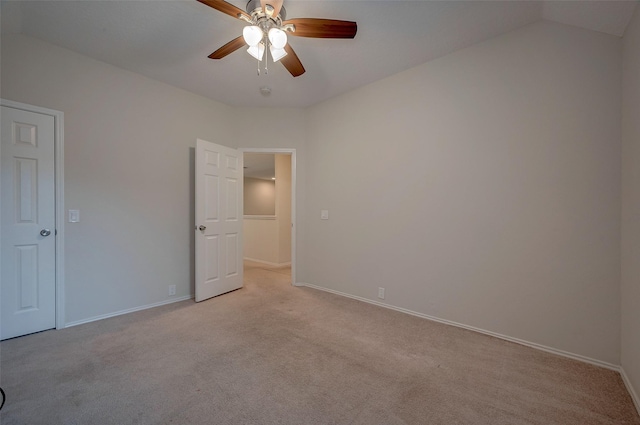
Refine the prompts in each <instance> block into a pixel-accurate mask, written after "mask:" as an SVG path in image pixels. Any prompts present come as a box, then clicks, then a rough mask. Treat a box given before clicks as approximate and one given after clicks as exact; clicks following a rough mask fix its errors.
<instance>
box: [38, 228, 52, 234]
mask: <svg viewBox="0 0 640 425" xmlns="http://www.w3.org/2000/svg"><path fill="white" fill-rule="evenodd" d="M50 234H51V230H49V229H42V230H40V236H49V235H50Z"/></svg>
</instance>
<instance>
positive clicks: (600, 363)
mask: <svg viewBox="0 0 640 425" xmlns="http://www.w3.org/2000/svg"><path fill="white" fill-rule="evenodd" d="M296 285H298V286H306V287H309V288H313V289H317V290H320V291H325V292H330V293H332V294H336V295H340V296H343V297H347V298H352V299H354V300H358V301H363V302H365V303H369V304H373V305H377V306H379V307H384V308H388V309H391V310H395V311H399V312H401V313H406V314H410V315H412V316H417V317H421V318H423V319H427V320H431V321H434V322H438V323H443V324H445V325H451V326H455V327H457V328H462V329H467V330H470V331H474V332H478V333H481V334H485V335H489V336H493V337H496V338H500V339H503V340H505V341H510V342H515V343H516V344H520V345H526V346H527V347H531V348H535V349H537V350H541V351H546V352H548V353H552V354H557V355H559V356H563V357H568V358H570V359H574V360H579V361H581V362H585V363H590V364H593V365H596V366H600V367H604V368H606V369H611V370H614V371H616V372H620V366H618V365H614V364H611V363H608V362H603V361H601V360H597V359H592V358H590V357H586V356H582V355H580V354H574V353H570V352H568V351H563V350H558V349H557V348H552V347H547V346H546V345H542V344H537V343H535V342H529V341H525V340H523V339H519V338H513V337H510V336H507V335H502V334H499V333H496V332H492V331H487V330H485V329H481V328H476V327H474V326H469V325H465V324H462V323H457V322H453V321H451V320H446V319H441V318H439V317H435V316H429V315H427V314H423V313H418V312H416V311H412V310H408V309H406V308H402V307H396V306H394V305H391V304H385V303H381V302H379V301H374V300H370V299H367V298H363V297H358V296H356V295H351V294H347V293H345V292H340V291H336V290H333V289H328V288H323V287H321V286H316V285H312V284H310V283H299V284H296Z"/></svg>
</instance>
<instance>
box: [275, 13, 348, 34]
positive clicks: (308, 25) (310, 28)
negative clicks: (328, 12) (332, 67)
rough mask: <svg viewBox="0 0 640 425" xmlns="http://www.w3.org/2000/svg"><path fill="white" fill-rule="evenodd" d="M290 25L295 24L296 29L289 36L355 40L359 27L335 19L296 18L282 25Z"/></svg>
mask: <svg viewBox="0 0 640 425" xmlns="http://www.w3.org/2000/svg"><path fill="white" fill-rule="evenodd" d="M288 24H293V25H294V26H295V28H296V30H295V31H294V32H290V33H288V34H291V35H295V36H298V37H313V38H353V37H355V36H356V32H357V31H358V25H357V24H356V23H355V22H351V21H337V20H335V19H316V18H294V19H287V20H286V21H284V22H283V23H282V25H288Z"/></svg>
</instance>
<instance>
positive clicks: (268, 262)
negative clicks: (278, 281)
mask: <svg viewBox="0 0 640 425" xmlns="http://www.w3.org/2000/svg"><path fill="white" fill-rule="evenodd" d="M244 259H245V260H247V261H253V262H254V263H260V264H265V265H267V266H271V267H285V266H290V265H291V262H290V261H289V262H287V263H272V262H270V261H264V260H257V259H255V258H250V257H244Z"/></svg>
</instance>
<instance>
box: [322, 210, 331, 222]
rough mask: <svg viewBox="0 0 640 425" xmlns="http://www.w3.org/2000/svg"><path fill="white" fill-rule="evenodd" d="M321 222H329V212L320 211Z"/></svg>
mask: <svg viewBox="0 0 640 425" xmlns="http://www.w3.org/2000/svg"><path fill="white" fill-rule="evenodd" d="M320 220H329V210H321V211H320Z"/></svg>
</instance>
